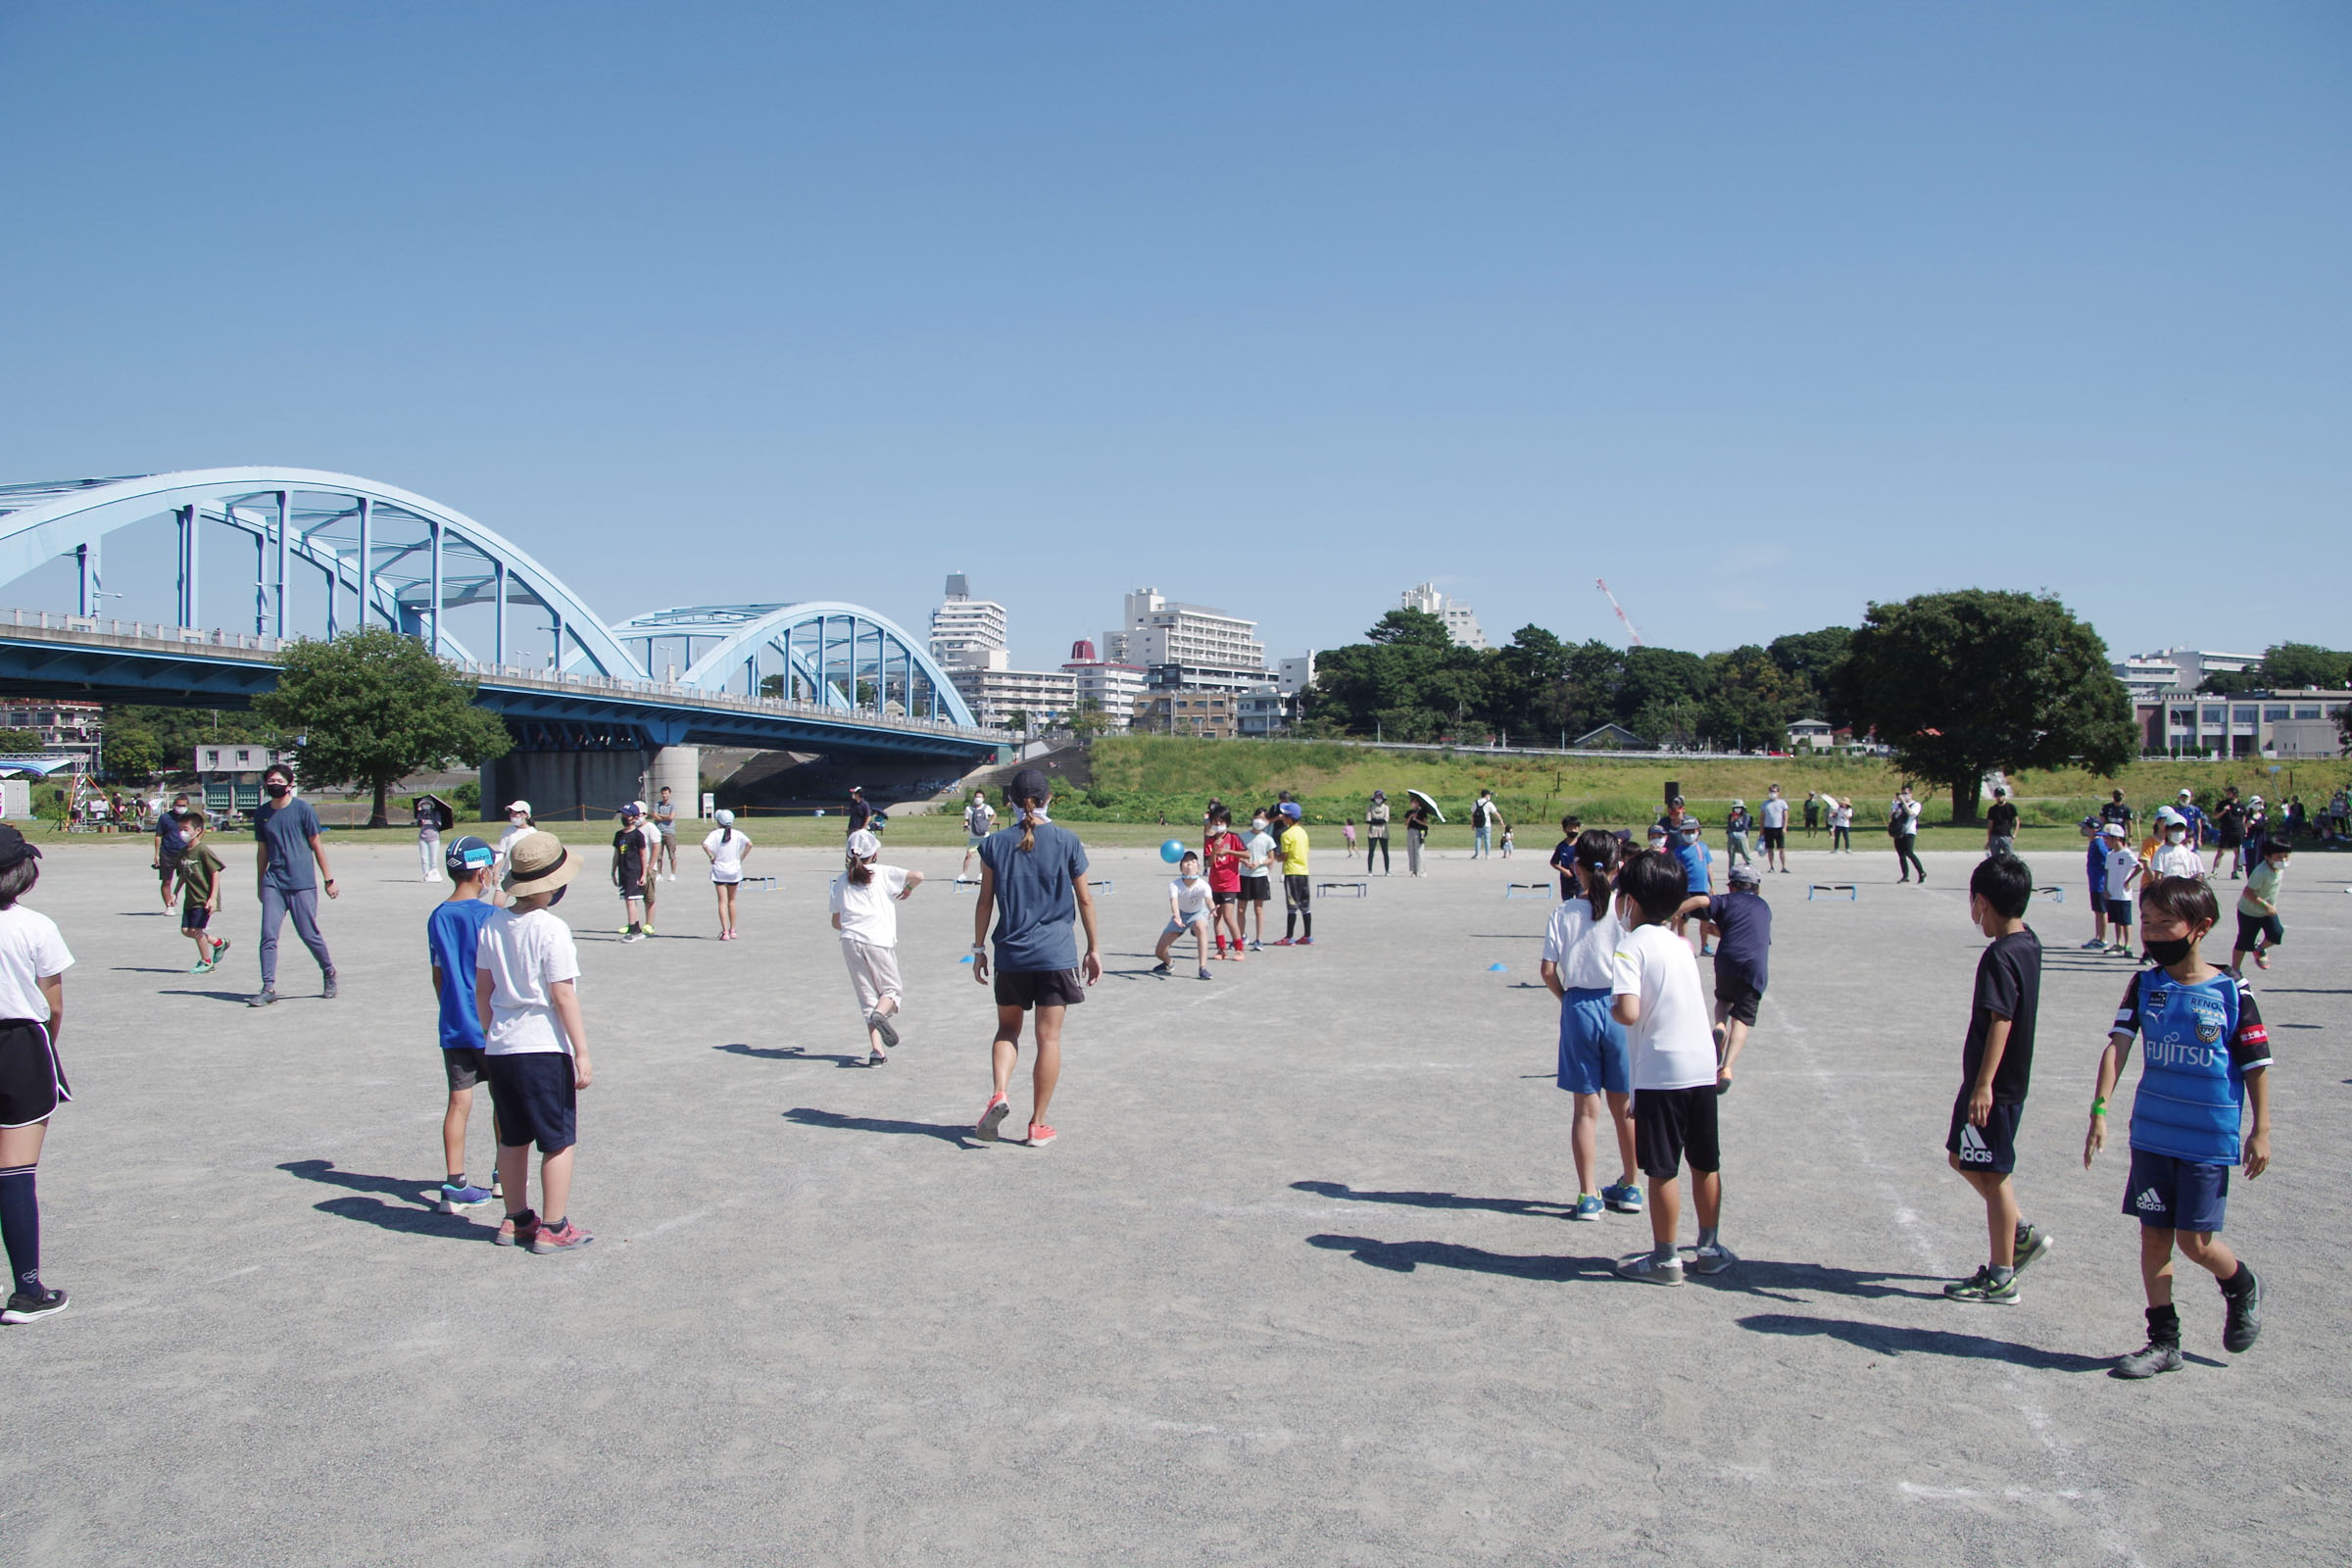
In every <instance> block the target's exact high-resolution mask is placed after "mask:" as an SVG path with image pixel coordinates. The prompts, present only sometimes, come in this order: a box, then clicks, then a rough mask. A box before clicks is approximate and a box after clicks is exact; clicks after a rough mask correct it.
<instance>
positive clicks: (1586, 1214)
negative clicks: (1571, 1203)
mask: <svg viewBox="0 0 2352 1568" xmlns="http://www.w3.org/2000/svg"><path fill="white" fill-rule="evenodd" d="M1606 1207H1607V1205H1606V1204H1604V1203H1602V1202H1601V1201H1600V1200H1599V1199H1597V1198H1595V1197H1593V1195H1592V1194H1591V1193H1585V1194H1582V1195H1580V1196H1579V1197H1578V1198H1577V1201H1576V1209H1575V1211H1574V1212H1573V1213H1571V1214H1570V1215H1569V1216H1568V1217H1569V1218H1570V1219H1598V1218H1600V1216H1601V1214H1602V1212H1603V1211H1604V1209H1605V1208H1606Z"/></svg>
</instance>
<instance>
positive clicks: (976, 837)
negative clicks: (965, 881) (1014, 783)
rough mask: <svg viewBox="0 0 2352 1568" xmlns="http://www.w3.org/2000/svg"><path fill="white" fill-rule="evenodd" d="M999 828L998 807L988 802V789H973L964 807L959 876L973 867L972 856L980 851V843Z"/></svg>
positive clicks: (958, 867) (957, 871)
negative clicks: (969, 799)
mask: <svg viewBox="0 0 2352 1568" xmlns="http://www.w3.org/2000/svg"><path fill="white" fill-rule="evenodd" d="M996 830H997V809H996V808H995V807H993V806H991V805H989V804H988V791H986V790H974V791H972V798H971V801H970V802H969V803H968V804H967V805H966V806H965V807H964V809H963V863H962V864H961V865H959V866H957V867H956V876H957V877H961V876H962V875H963V873H964V872H966V871H969V870H970V869H971V868H972V857H973V856H975V855H978V854H979V853H980V845H981V842H982V841H983V840H985V839H986V838H987V837H988V836H989V835H990V834H991V833H994V832H995V831H996Z"/></svg>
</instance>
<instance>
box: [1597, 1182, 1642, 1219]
mask: <svg viewBox="0 0 2352 1568" xmlns="http://www.w3.org/2000/svg"><path fill="white" fill-rule="evenodd" d="M1600 1201H1602V1202H1604V1203H1606V1204H1608V1205H1609V1207H1611V1208H1613V1209H1615V1210H1616V1211H1617V1212H1618V1213H1620V1214H1639V1213H1641V1212H1642V1209H1643V1208H1645V1207H1647V1206H1648V1205H1646V1204H1644V1203H1643V1202H1642V1189H1641V1188H1639V1187H1636V1186H1635V1185H1634V1184H1633V1183H1632V1182H1611V1183H1610V1184H1609V1185H1608V1186H1606V1187H1603V1188H1602V1189H1601V1190H1600Z"/></svg>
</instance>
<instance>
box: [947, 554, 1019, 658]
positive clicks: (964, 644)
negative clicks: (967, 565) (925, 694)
mask: <svg viewBox="0 0 2352 1568" xmlns="http://www.w3.org/2000/svg"><path fill="white" fill-rule="evenodd" d="M1005 624H1006V617H1005V607H1004V606H1003V605H1000V604H998V603H997V602H996V601H995V600H994V599H974V598H973V597H972V580H971V578H969V577H967V576H965V575H964V574H963V573H962V572H960V571H957V572H951V573H949V575H948V596H947V599H946V601H945V602H944V603H942V604H941V605H940V607H939V608H938V609H937V610H934V611H933V612H931V657H932V658H933V659H936V660H937V661H939V662H940V665H941V667H942V668H945V669H1003V668H1004V667H1005V665H1006V664H1007V663H1009V662H1011V660H1010V657H1009V656H1008V655H1007V654H1006V652H1005V650H1006V648H1007V647H1009V646H1010V645H1009V644H1008V643H1007V641H1006V640H1005Z"/></svg>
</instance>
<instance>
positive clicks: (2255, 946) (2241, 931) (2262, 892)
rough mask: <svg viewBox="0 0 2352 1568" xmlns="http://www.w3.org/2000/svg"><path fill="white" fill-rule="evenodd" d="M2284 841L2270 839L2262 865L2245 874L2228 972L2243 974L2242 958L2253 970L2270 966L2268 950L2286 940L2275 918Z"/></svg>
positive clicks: (2282, 924)
mask: <svg viewBox="0 0 2352 1568" xmlns="http://www.w3.org/2000/svg"><path fill="white" fill-rule="evenodd" d="M2288 858H2289V854H2288V847H2287V842H2286V840H2284V839H2273V840H2271V841H2270V842H2269V843H2267V844H2265V845H2264V846H2263V847H2262V863H2261V864H2260V865H2258V866H2256V867H2255V868H2254V869H2253V870H2252V871H2250V872H2248V873H2247V875H2246V885H2245V887H2244V888H2243V889H2242V890H2241V891H2240V892H2239V893H2238V895H2237V941H2236V942H2235V943H2234V944H2233V945H2232V948H2231V951H2230V954H2229V972H2230V973H2231V974H2234V975H2243V974H2244V973H2245V972H2246V969H2245V964H2246V956H2247V955H2248V954H2252V955H2253V956H2254V967H2255V968H2257V969H2268V968H2269V967H2270V966H2271V950H2272V949H2273V948H2275V947H2277V946H2278V944H2279V943H2281V942H2284V941H2285V940H2286V923H2285V922H2284V921H2282V920H2280V919H2279V918H2278V884H2279V882H2280V881H2282V880H2283V879H2284V878H2285V876H2286V866H2287V860H2288Z"/></svg>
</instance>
